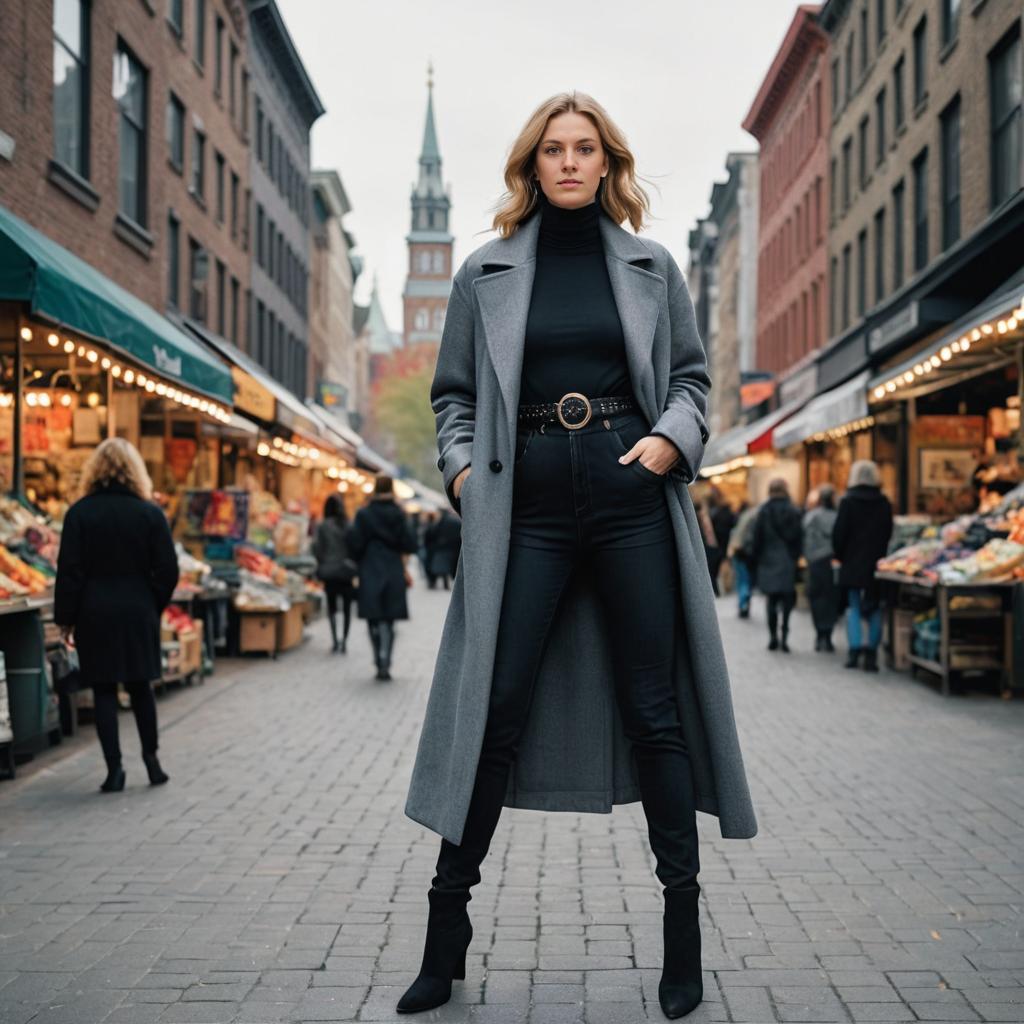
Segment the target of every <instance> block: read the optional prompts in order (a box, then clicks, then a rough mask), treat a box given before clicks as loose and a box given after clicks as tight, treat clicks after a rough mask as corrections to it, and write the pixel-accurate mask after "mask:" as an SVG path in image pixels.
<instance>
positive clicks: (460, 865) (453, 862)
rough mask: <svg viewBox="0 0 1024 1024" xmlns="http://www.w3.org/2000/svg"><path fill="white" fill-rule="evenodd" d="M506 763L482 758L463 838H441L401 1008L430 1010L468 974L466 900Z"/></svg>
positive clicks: (497, 807) (494, 819)
mask: <svg viewBox="0 0 1024 1024" xmlns="http://www.w3.org/2000/svg"><path fill="white" fill-rule="evenodd" d="M507 781H508V765H507V764H505V766H504V767H502V766H500V765H498V764H491V763H489V762H484V761H483V760H481V761H480V763H479V765H478V766H477V775H476V781H475V783H474V786H473V796H472V798H471V799H470V803H469V810H468V811H467V813H466V823H465V826H464V828H463V832H462V842H461V843H460V844H459V845H458V846H456V845H455V844H454V843H450V842H449V841H448V840H447V839H442V840H441V850H440V853H439V854H438V858H437V869H436V873H435V875H434V878H433V880H432V882H431V888H430V890H429V892H428V893H427V899H428V901H429V903H430V913H429V917H428V919H427V935H426V943H425V947H424V950H423V963H422V965H421V967H420V973H419V976H418V977H417V978H416V980H415V981H414V982H413V983H412V985H410V986H409V988H408V989H407V990H406V992H405V994H404V995H403V996H402V998H401V999H400V1000H399V1001H398V1006H397V1009H398V1012H399V1013H415V1012H418V1011H420V1010H431V1009H433V1008H434V1007H436V1006H441V1005H443V1004H444V1003H446V1002H448V1000H449V999H451V995H452V981H453V979H456V978H458V979H462V978H465V976H466V951H467V949H468V948H469V943H470V941H471V940H472V938H473V926H472V924H471V923H470V920H469V914H468V913H467V911H466V905H467V904H468V903H469V901H470V900H471V899H472V898H473V897H472V895H471V894H470V891H469V890H470V887H471V886H473V885H476V884H477V883H478V882H479V881H480V865H481V864H482V863H483V860H484V858H485V857H486V856H487V851H488V850H489V849H490V845H491V838H492V836H493V835H494V830H495V828H496V827H497V824H498V819H499V818H500V817H501V808H502V806H503V800H504V797H505V790H506V786H507Z"/></svg>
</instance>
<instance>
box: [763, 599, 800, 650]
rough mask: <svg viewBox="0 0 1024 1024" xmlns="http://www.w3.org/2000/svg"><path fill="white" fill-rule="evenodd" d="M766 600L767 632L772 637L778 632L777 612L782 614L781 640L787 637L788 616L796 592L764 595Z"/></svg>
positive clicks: (794, 602)
mask: <svg viewBox="0 0 1024 1024" xmlns="http://www.w3.org/2000/svg"><path fill="white" fill-rule="evenodd" d="M765 596H766V597H767V598H768V632H769V633H770V634H771V635H772V636H773V637H774V636H778V632H779V612H780V611H781V612H782V639H783V640H785V639H786V638H787V637H788V636H789V614H790V612H792V610H793V607H794V605H795V604H796V591H795V590H790V591H783V592H782V593H778V594H766V595H765Z"/></svg>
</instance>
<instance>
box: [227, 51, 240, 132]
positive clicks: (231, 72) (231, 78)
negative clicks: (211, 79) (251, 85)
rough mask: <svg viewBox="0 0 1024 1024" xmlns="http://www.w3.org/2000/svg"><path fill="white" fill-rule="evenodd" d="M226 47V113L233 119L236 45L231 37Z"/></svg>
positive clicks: (236, 71)
mask: <svg viewBox="0 0 1024 1024" xmlns="http://www.w3.org/2000/svg"><path fill="white" fill-rule="evenodd" d="M228 47H229V49H230V58H229V60H228V113H229V114H230V115H231V119H232V120H234V118H235V108H236V103H237V100H236V96H237V93H236V91H235V90H236V88H237V87H236V85H235V80H236V79H237V77H238V47H237V46H235V41H234V40H233V39H232V40H230V41H229V42H228Z"/></svg>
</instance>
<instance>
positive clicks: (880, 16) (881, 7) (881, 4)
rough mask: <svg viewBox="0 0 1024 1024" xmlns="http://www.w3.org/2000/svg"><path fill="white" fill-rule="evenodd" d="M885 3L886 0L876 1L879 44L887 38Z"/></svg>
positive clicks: (876, 35) (876, 27) (876, 28)
mask: <svg viewBox="0 0 1024 1024" xmlns="http://www.w3.org/2000/svg"><path fill="white" fill-rule="evenodd" d="M885 5H886V0H876V3H875V40H876V42H877V43H878V45H879V46H881V45H882V40H883V39H885V32H886V27H885Z"/></svg>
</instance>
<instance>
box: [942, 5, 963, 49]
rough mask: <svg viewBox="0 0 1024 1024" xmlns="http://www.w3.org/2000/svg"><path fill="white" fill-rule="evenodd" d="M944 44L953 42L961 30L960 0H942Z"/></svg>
mask: <svg viewBox="0 0 1024 1024" xmlns="http://www.w3.org/2000/svg"><path fill="white" fill-rule="evenodd" d="M940 6H941V8H942V45H943V46H947V45H948V44H949V43H951V42H953V40H954V39H956V37H957V33H958V32H959V31H960V0H941V2H940Z"/></svg>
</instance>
